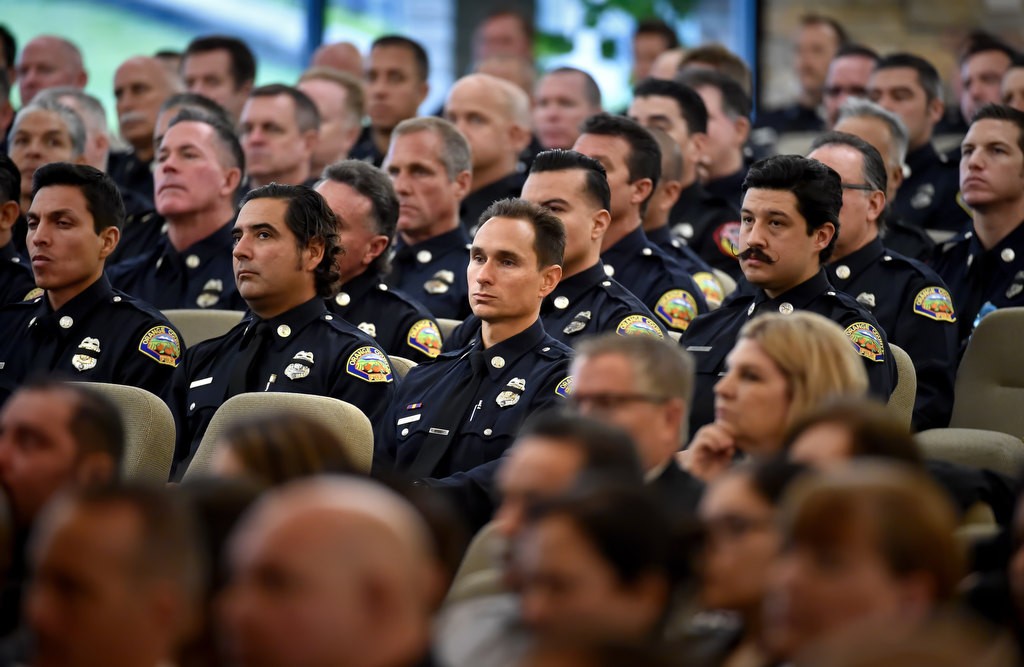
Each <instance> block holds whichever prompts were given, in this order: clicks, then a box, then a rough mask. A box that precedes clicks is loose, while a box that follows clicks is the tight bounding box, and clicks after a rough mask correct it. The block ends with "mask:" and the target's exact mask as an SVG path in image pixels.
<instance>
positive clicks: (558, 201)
mask: <svg viewBox="0 0 1024 667" xmlns="http://www.w3.org/2000/svg"><path fill="white" fill-rule="evenodd" d="M552 204H562V205H563V206H569V201H568V200H567V199H562V198H561V197H554V198H552V199H545V200H544V201H542V202H540V205H541V206H543V207H544V208H551V205H552Z"/></svg>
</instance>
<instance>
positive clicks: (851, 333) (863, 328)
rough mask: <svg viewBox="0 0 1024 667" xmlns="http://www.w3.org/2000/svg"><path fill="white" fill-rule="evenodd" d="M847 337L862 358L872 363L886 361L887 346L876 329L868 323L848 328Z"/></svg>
mask: <svg viewBox="0 0 1024 667" xmlns="http://www.w3.org/2000/svg"><path fill="white" fill-rule="evenodd" d="M846 336H847V338H849V339H850V342H852V343H853V347H854V348H855V349H856V350H857V354H859V355H860V356H862V357H864V358H865V359H870V360H871V361H877V362H883V361H885V344H884V343H883V342H882V334H880V333H879V332H878V329H876V328H875V327H873V326H871V325H870V324H868V323H867V322H854V323H853V324H851V325H850V326H848V327H846Z"/></svg>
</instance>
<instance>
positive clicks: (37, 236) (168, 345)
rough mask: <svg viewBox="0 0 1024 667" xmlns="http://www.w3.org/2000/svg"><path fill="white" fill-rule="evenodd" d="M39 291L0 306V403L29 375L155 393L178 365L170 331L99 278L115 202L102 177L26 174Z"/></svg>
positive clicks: (76, 168)
mask: <svg viewBox="0 0 1024 667" xmlns="http://www.w3.org/2000/svg"><path fill="white" fill-rule="evenodd" d="M27 217H28V236H27V240H28V247H29V255H30V257H31V259H32V272H33V274H34V276H35V281H36V285H37V286H38V287H39V289H41V290H43V292H42V295H41V296H39V297H37V298H35V299H33V300H31V301H23V302H21V303H14V304H9V305H7V306H5V307H3V308H0V403H3V402H4V401H6V400H7V397H8V396H10V395H11V393H12V392H13V391H14V390H15V389H16V388H17V386H18V385H19V384H21V383H22V382H24V381H25V380H26V379H27V378H28V377H30V376H31V375H33V374H35V373H50V372H58V373H61V374H64V375H69V376H73V377H74V379H76V380H78V381H82V382H112V383H115V384H126V385H133V386H136V387H141V388H143V389H146V390H147V391H151V392H153V393H154V394H157V395H162V394H163V391H164V389H165V388H166V386H167V384H168V383H169V381H170V378H171V373H172V372H173V371H174V369H175V367H176V366H177V365H178V362H179V361H180V359H181V354H182V352H183V346H182V344H181V339H180V337H179V335H178V332H177V331H176V330H175V329H174V328H173V327H172V326H171V325H170V323H169V322H168V321H167V319H166V318H165V317H164V316H163V315H162V314H161V313H160V311H158V310H156V309H155V308H153V307H152V306H150V305H149V304H148V303H145V302H143V301H140V300H138V299H135V298H134V297H131V296H129V295H127V294H125V293H124V292H120V291H118V290H115V289H113V288H111V286H110V281H109V280H107V277H106V275H105V274H104V273H103V268H104V265H105V262H106V258H107V256H108V255H110V251H111V250H113V249H114V247H115V246H116V245H117V241H118V238H119V237H120V228H121V224H122V222H123V220H124V206H123V205H122V204H121V195H120V194H118V191H117V186H116V185H115V184H114V181H113V180H111V178H110V177H109V176H107V175H106V174H103V173H101V172H99V171H97V170H96V169H93V168H92V167H87V166H84V165H71V164H66V163H62V162H58V163H54V164H48V165H44V166H42V167H40V168H39V169H38V170H36V172H35V176H34V178H33V185H32V206H31V208H29V209H28V215H27Z"/></svg>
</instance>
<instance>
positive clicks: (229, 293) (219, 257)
mask: <svg viewBox="0 0 1024 667" xmlns="http://www.w3.org/2000/svg"><path fill="white" fill-rule="evenodd" d="M232 227H233V223H230V222H229V223H227V224H226V225H224V226H223V227H221V228H220V229H218V230H217V231H216V232H214V233H213V234H211V235H210V236H207V237H206V238H205V239H203V240H201V241H197V242H196V243H193V244H192V245H191V246H189V247H188V248H185V249H184V250H183V251H181V252H178V251H177V250H175V249H174V246H173V245H171V242H170V240H169V239H168V238H167V235H166V234H165V235H164V236H163V237H162V238H161V239H160V242H159V243H158V244H157V246H156V247H155V248H153V249H152V250H150V251H149V252H147V253H145V254H143V255H140V256H138V257H136V258H134V259H129V260H126V261H124V262H122V263H120V264H118V265H116V266H112V267H111V268H110V269H109V270H108V271H107V275H109V276H110V282H111V283H113V285H114V286H115V287H117V288H118V289H121V290H124V291H125V292H127V293H128V294H131V295H132V296H135V297H137V298H139V299H142V300H144V301H147V302H149V303H151V304H153V305H154V306H156V307H157V308H159V309H161V310H168V309H172V308H217V309H220V310H246V308H247V306H246V305H245V301H244V300H243V299H242V297H241V295H239V293H238V289H237V287H236V286H235V274H234V269H233V268H232V258H231V251H232V249H233V248H234V240H233V239H232V236H231V230H232Z"/></svg>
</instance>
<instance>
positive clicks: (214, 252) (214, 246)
mask: <svg viewBox="0 0 1024 667" xmlns="http://www.w3.org/2000/svg"><path fill="white" fill-rule="evenodd" d="M232 229H234V220H229V221H228V222H227V223H225V224H224V225H222V226H221V227H219V228H218V229H217V231H215V232H214V233H212V234H210V235H209V236H207V237H206V238H204V239H201V240H199V241H196V242H195V243H193V244H192V245H190V246H189V247H187V248H185V249H184V250H182V251H181V252H178V251H177V250H175V248H174V246H173V245H171V241H170V239H169V238H167V234H166V233H164V235H163V237H162V238H161V239H160V241H161V243H162V244H163V247H162V251H161V252H160V258H159V259H158V260H157V261H158V262H159V263H160V265H161V266H162V265H163V264H164V263H166V262H168V261H174V262H178V263H179V264H180V263H186V262H187V258H188V257H191V256H193V255H194V256H195V257H197V258H198V259H199V263H198V264H196V265H195V266H188V265H187V264H186V266H187V267H188V268H189V269H192V270H194V269H198V268H199V267H201V266H203V265H205V264H206V263H207V262H209V261H211V260H214V259H217V260H222V259H224V250H225V248H227V249H228V258H230V256H231V253H230V249H232V248H233V247H234V243H235V241H234V238H233V237H232V234H231V231H232ZM193 261H194V260H193Z"/></svg>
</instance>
